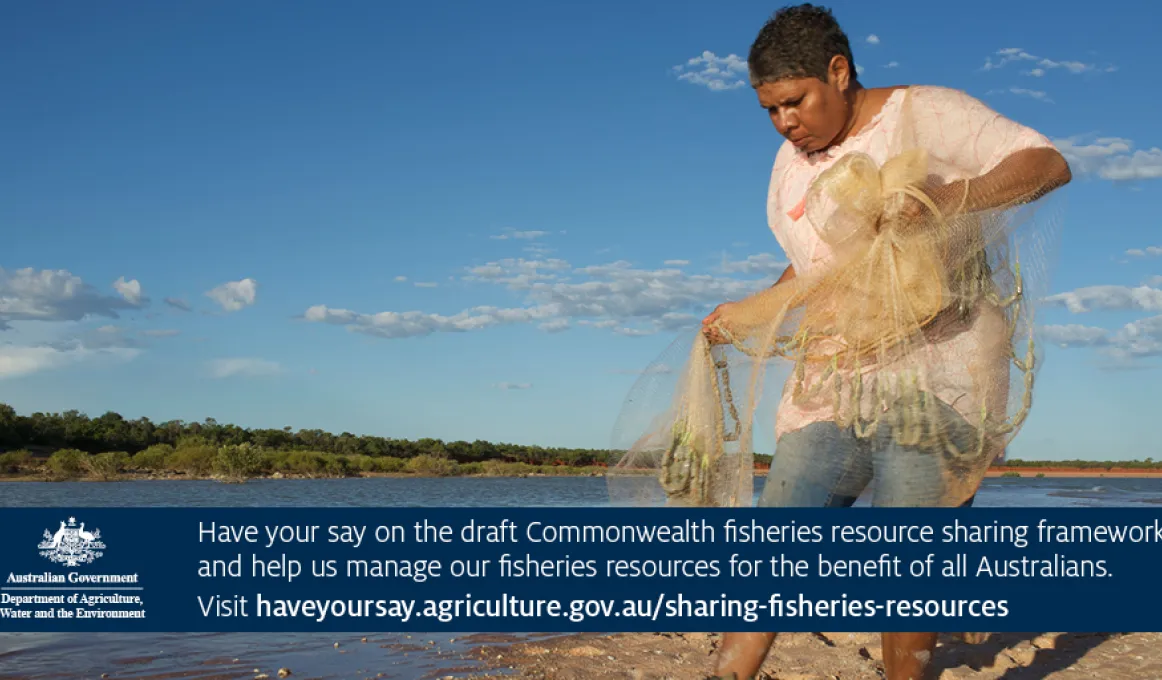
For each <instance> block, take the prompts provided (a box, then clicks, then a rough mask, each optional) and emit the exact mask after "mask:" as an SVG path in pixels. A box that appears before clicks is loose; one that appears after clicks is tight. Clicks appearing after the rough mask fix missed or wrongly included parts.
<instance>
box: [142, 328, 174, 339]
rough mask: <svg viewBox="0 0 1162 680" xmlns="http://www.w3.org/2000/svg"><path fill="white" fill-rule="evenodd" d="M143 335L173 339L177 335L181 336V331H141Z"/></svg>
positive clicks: (159, 329)
mask: <svg viewBox="0 0 1162 680" xmlns="http://www.w3.org/2000/svg"><path fill="white" fill-rule="evenodd" d="M141 334H142V335H145V336H147V337H150V338H172V337H174V336H175V335H181V331H178V330H174V329H172V328H151V329H149V330H145V331H141Z"/></svg>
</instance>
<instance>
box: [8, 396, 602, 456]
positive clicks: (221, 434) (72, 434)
mask: <svg viewBox="0 0 1162 680" xmlns="http://www.w3.org/2000/svg"><path fill="white" fill-rule="evenodd" d="M192 442H196V443H197V444H198V445H204V446H209V447H213V448H220V447H224V446H241V445H244V444H246V445H250V446H251V447H256V448H258V449H261V450H266V451H280V452H294V451H312V452H318V453H326V454H335V455H343V456H369V457H372V458H378V457H388V458H397V459H401V460H410V459H412V458H417V457H420V456H428V457H431V458H437V459H447V460H451V461H453V462H456V463H472V462H484V461H489V460H497V461H503V462H512V463H525V464H528V465H568V466H594V465H596V466H601V465H607V464H609V463H611V462H613V461H616V460H617V457H618V456H619V455H620V452H617V451H611V450H600V449H575V448H555V447H544V446H530V445H522V444H505V443H492V442H487V441H482V440H476V441H473V442H467V441H450V442H449V441H443V440H440V439H418V440H408V439H393V438H387V437H376V436H371V435H354V434H351V433H350V432H343V433H342V434H333V433H331V432H324V431H323V430H317V429H314V430H306V429H301V430H298V431H293V430H292V428H291V427H289V426H288V427H284V428H282V429H261V428H257V429H247V428H243V427H239V426H237V425H232V424H221V423H219V422H217V421H216V420H214V419H213V418H207V419H206V420H204V421H202V422H186V421H181V420H170V421H166V422H163V423H154V422H152V421H151V420H150V419H149V418H137V419H134V420H127V419H125V418H124V417H122V416H121V415H120V414H118V413H115V412H112V411H110V412H108V413H105V414H104V415H101V416H99V417H96V418H90V417H89V416H87V415H85V414H83V413H80V412H78V411H65V412H64V413H33V414H31V415H28V416H22V415H19V414H17V413H16V411H15V409H13V408H12V407H11V406H9V405H8V404H3V403H0V451H14V450H22V449H23V450H30V451H33V452H34V453H36V452H46V453H47V452H51V451H55V450H58V449H72V450H76V451H81V452H84V453H89V454H98V453H105V452H124V453H126V454H128V455H130V456H133V455H135V454H138V453H139V452H142V451H144V450H146V449H149V448H150V447H154V446H170V447H175V448H176V447H178V446H179V444H183V443H185V444H191V443H192Z"/></svg>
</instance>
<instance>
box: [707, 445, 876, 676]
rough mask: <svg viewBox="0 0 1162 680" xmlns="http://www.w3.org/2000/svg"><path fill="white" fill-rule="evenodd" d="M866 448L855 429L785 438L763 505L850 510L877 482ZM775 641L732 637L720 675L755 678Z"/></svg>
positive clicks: (763, 636) (721, 657)
mask: <svg viewBox="0 0 1162 680" xmlns="http://www.w3.org/2000/svg"><path fill="white" fill-rule="evenodd" d="M871 474H872V465H871V460H870V457H869V456H868V455H867V450H866V446H864V445H863V444H862V443H861V442H859V441H857V440H856V438H855V436H854V434H852V432H851V431H850V430H840V429H839V428H838V427H837V426H836V425H835V424H834V423H830V422H822V423H814V424H811V425H808V426H807V427H804V428H803V429H800V430H796V431H794V432H788V433H787V434H785V435H783V437H782V438H781V439H779V442H778V445H777V447H776V448H775V455H774V457H773V459H772V460H771V469H770V470H769V471H768V472H767V478H766V483H765V484H764V486H763V492H762V495H761V496H760V497H759V501H758V506H759V507H768V508H792V507H809V508H817V507H847V506H850V505H851V504H852V503H855V500H856V499H857V498H858V497H859V494H860V492H861V491H863V489H864V487H866V486H867V484H868V482H869V481H871ZM774 641H775V633H726V634H725V635H723V636H722V646H721V647H720V648H719V651H718V660H717V664H716V666H715V672H716V673H717V674H718V675H719V676H720V677H727V678H729V677H730V674H731V673H734V674H736V676H737V677H738V679H739V680H747V679H748V678H753V677H754V676H755V675H756V674H757V673H758V672H759V669H760V668H761V667H762V665H763V661H765V660H766V658H767V653H768V652H769V651H770V648H771V643H772V642H774Z"/></svg>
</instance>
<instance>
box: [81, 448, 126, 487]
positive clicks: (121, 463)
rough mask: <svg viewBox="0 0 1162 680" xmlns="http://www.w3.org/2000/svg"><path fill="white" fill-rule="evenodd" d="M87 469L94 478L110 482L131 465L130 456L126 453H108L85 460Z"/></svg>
mask: <svg viewBox="0 0 1162 680" xmlns="http://www.w3.org/2000/svg"><path fill="white" fill-rule="evenodd" d="M85 463H86V467H88V468H89V472H90V473H92V475H93V476H94V477H96V478H97V479H102V480H110V479H114V478H116V477H117V475H119V474H121V471H122V470H123V469H125V468H126V467H127V466H128V465H129V454H128V453H126V452H124V451H106V452H105V453H98V454H97V455H95V456H89V457H88V458H86V459H85Z"/></svg>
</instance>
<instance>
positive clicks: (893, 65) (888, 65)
mask: <svg viewBox="0 0 1162 680" xmlns="http://www.w3.org/2000/svg"><path fill="white" fill-rule="evenodd" d="M899 65H900V62H898V61H889V62H888V63H886V64H884V68H898V67H899Z"/></svg>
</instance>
